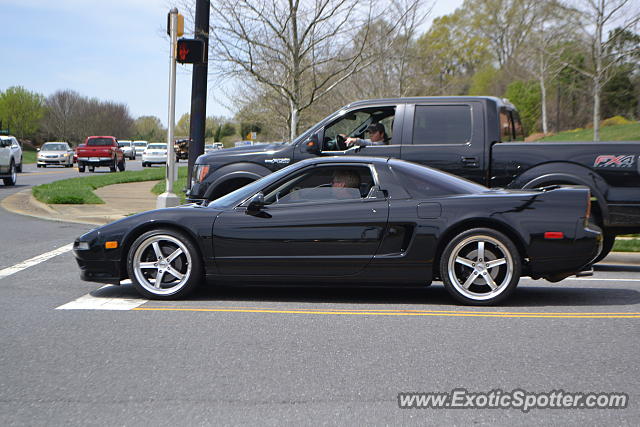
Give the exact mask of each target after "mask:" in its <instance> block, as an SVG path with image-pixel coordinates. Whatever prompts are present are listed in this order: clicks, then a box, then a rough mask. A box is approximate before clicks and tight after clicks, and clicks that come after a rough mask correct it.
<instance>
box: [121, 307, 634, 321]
mask: <svg viewBox="0 0 640 427" xmlns="http://www.w3.org/2000/svg"><path fill="white" fill-rule="evenodd" d="M133 310H134V311H201V312H207V311H208V312H226V313H272V314H334V315H352V316H354V315H355V316H442V317H502V318H552V319H640V313H526V312H520V313H517V312H498V311H496V312H464V311H460V312H456V311H451V312H442V311H422V312H407V311H397V312H395V311H388V312H379V311H373V310H370V311H355V310H352V311H336V310H276V309H266V308H265V309H260V308H256V309H233V308H173V307H137V308H134V309H133Z"/></svg>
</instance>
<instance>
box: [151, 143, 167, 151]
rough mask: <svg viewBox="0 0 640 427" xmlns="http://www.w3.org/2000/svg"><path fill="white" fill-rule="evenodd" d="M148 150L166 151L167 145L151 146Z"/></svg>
mask: <svg viewBox="0 0 640 427" xmlns="http://www.w3.org/2000/svg"><path fill="white" fill-rule="evenodd" d="M147 148H148V149H150V150H166V149H167V144H149V145H147Z"/></svg>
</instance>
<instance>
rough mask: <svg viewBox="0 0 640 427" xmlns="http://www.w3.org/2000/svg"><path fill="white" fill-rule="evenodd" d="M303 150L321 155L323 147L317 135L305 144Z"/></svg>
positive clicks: (312, 136)
mask: <svg viewBox="0 0 640 427" xmlns="http://www.w3.org/2000/svg"><path fill="white" fill-rule="evenodd" d="M303 149H304V151H306V152H307V153H310V154H315V155H318V154H320V151H321V147H320V142H319V138H318V134H317V133H314V134H313V135H311V137H310V138H309V139H308V140H306V141H305V142H303Z"/></svg>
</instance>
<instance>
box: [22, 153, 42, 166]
mask: <svg viewBox="0 0 640 427" xmlns="http://www.w3.org/2000/svg"><path fill="white" fill-rule="evenodd" d="M37 155H38V153H36V152H35V151H23V152H22V164H23V165H26V164H27V163H35V162H36V157H37Z"/></svg>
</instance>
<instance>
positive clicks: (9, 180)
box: [2, 161, 18, 186]
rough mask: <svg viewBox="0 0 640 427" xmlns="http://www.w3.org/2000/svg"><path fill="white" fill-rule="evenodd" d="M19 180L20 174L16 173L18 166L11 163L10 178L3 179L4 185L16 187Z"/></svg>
mask: <svg viewBox="0 0 640 427" xmlns="http://www.w3.org/2000/svg"><path fill="white" fill-rule="evenodd" d="M17 180H18V173H17V172H16V165H15V163H13V161H11V164H10V165H9V176H8V177H7V178H2V181H3V182H4V185H7V186H11V185H16V181H17Z"/></svg>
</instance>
